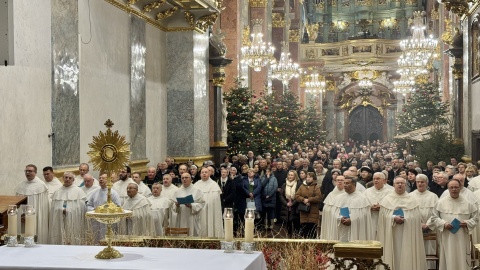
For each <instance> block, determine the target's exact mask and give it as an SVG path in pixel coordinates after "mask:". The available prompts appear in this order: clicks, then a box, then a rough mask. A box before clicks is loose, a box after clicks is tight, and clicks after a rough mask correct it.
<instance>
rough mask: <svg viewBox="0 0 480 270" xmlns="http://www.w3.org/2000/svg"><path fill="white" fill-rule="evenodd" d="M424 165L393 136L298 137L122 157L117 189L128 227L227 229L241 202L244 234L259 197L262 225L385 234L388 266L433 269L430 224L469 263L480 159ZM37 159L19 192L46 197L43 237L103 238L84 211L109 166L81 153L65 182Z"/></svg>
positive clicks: (214, 233)
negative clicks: (188, 157) (280, 142)
mask: <svg viewBox="0 0 480 270" xmlns="http://www.w3.org/2000/svg"><path fill="white" fill-rule="evenodd" d="M424 165H425V166H422V164H419V163H418V162H417V161H416V160H415V157H414V156H412V155H409V154H408V153H407V152H406V151H401V150H400V149H398V148H397V145H396V144H394V143H380V142H379V141H373V142H371V143H370V142H368V143H366V144H360V145H359V144H355V143H353V142H345V143H326V144H314V143H313V142H305V143H304V144H302V145H301V144H298V143H295V144H294V145H292V147H291V148H290V149H286V150H283V151H280V152H279V153H276V154H274V155H272V154H270V153H264V154H263V155H257V156H256V155H255V154H254V153H253V152H252V151H249V152H248V153H247V154H246V155H243V154H237V155H229V156H226V157H225V159H224V160H223V163H221V164H219V165H218V166H215V164H213V162H211V161H206V162H204V164H203V166H201V167H198V166H197V165H195V164H193V162H191V161H189V162H187V163H184V164H176V163H175V161H174V159H173V158H166V159H165V161H164V162H160V163H158V164H157V167H156V168H155V167H150V168H148V169H147V173H146V176H145V177H144V178H143V179H142V177H141V174H140V173H137V172H134V173H132V172H131V171H130V168H129V167H126V168H125V169H124V170H122V171H120V172H119V173H118V176H117V175H115V176H114V177H113V179H112V180H113V181H114V184H113V188H112V200H113V202H114V203H116V204H117V205H119V206H122V207H123V208H124V209H127V210H132V211H133V216H132V217H131V218H128V219H125V220H124V221H122V222H121V223H120V224H119V225H118V228H117V230H118V232H119V233H120V234H126V235H152V236H161V235H163V233H164V230H165V228H166V227H182V228H188V229H189V235H191V236H199V237H217V238H222V237H223V235H224V233H223V232H224V230H223V229H224V228H223V218H222V212H223V209H225V208H233V211H234V231H235V232H237V236H241V233H242V224H243V220H244V214H245V210H246V209H247V208H253V209H254V210H255V213H256V219H255V224H256V228H257V231H259V232H261V231H269V230H273V231H274V230H277V229H278V228H279V227H281V228H283V227H282V226H279V225H278V224H281V225H285V227H286V237H291V238H321V239H327V240H339V241H352V240H378V241H380V242H381V243H382V244H383V246H384V256H383V260H384V262H386V263H387V264H389V265H390V267H391V268H392V269H427V261H426V254H429V253H432V252H433V253H434V252H435V250H436V249H437V247H436V245H437V241H432V240H424V237H423V236H424V235H435V237H436V238H437V239H438V243H441V244H440V246H439V247H438V249H439V250H440V269H454V268H455V269H457V268H458V269H465V268H466V267H467V266H468V265H469V264H470V262H471V261H470V258H469V255H468V254H470V252H471V250H470V239H472V240H471V241H472V242H473V244H476V243H480V226H476V225H477V222H478V203H479V202H480V191H478V190H479V189H480V176H478V168H477V166H476V165H475V164H466V163H462V162H458V160H457V158H456V157H452V158H451V159H450V160H449V161H448V164H447V162H444V161H441V162H438V164H433V162H431V161H429V162H427V163H426V164H424ZM36 171H37V168H36V167H35V166H34V165H32V164H30V165H27V167H26V169H25V175H26V178H27V179H26V180H25V181H23V182H21V183H20V184H19V185H18V186H17V187H16V189H15V192H16V193H17V194H20V195H26V196H28V200H29V203H30V202H34V204H35V207H36V208H37V209H38V211H37V213H38V215H37V220H38V221H37V222H38V239H39V242H41V243H55V244H80V243H82V242H81V241H82V239H86V238H87V236H90V237H93V239H94V241H95V242H98V241H99V240H100V239H101V238H102V237H103V236H104V234H105V228H104V227H102V225H101V224H96V223H95V222H93V221H86V220H84V214H85V212H86V211H89V210H93V209H95V208H96V207H97V206H99V205H101V204H103V203H105V201H106V192H107V191H106V190H107V188H106V182H107V181H106V180H107V179H106V178H107V176H106V175H105V174H101V175H100V176H99V180H98V181H97V180H96V179H94V178H93V177H92V176H91V175H90V174H89V168H88V164H85V163H83V164H81V165H80V167H79V172H80V175H78V176H75V175H73V173H70V172H66V173H65V174H64V176H63V183H61V182H60V181H59V180H58V179H56V178H55V177H54V174H53V169H52V168H51V167H46V168H44V169H43V175H44V181H42V180H40V179H39V178H38V177H37V176H36ZM276 224H277V225H276ZM71 228H75V229H74V230H72V229H71ZM92 234H93V236H92ZM407 247H408V248H407ZM454 251H455V252H454ZM402 258H411V259H408V260H405V259H402ZM454 265H455V267H454Z"/></svg>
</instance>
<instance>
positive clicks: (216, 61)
mask: <svg viewBox="0 0 480 270" xmlns="http://www.w3.org/2000/svg"><path fill="white" fill-rule="evenodd" d="M209 62H210V64H211V65H212V67H213V93H214V97H213V103H214V123H213V126H214V127H213V129H214V134H213V140H214V142H213V146H212V147H210V150H211V151H212V154H213V162H215V164H221V163H222V162H223V160H222V159H223V157H224V156H225V155H226V153H227V148H228V146H227V121H226V117H227V107H226V104H225V103H224V102H223V89H222V88H223V85H224V84H225V67H226V66H227V65H229V64H230V63H231V62H232V60H231V59H227V58H225V57H223V56H218V57H214V58H210V60H209Z"/></svg>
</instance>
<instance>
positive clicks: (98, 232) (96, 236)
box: [87, 188, 121, 243]
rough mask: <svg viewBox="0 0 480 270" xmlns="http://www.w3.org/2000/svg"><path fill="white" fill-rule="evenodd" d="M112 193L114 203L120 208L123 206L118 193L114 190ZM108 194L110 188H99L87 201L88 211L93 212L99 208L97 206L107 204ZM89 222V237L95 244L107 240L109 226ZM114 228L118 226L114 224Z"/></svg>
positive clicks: (92, 220)
mask: <svg viewBox="0 0 480 270" xmlns="http://www.w3.org/2000/svg"><path fill="white" fill-rule="evenodd" d="M110 192H111V198H112V202H113V203H114V204H116V205H118V206H121V204H120V197H119V196H118V193H117V192H116V191H115V190H114V189H111V190H110ZM107 193H108V188H103V189H102V188H98V189H96V190H95V191H94V192H92V195H91V196H90V199H89V200H88V201H87V211H93V210H95V208H97V206H100V205H102V204H104V203H106V202H107ZM87 221H88V222H89V223H88V226H89V235H90V236H91V239H92V240H93V241H94V242H95V243H98V242H100V240H102V239H103V238H105V233H106V231H107V226H106V225H105V224H103V223H100V222H98V221H96V220H94V219H87ZM114 227H116V224H114Z"/></svg>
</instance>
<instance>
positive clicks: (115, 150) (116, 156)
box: [85, 119, 132, 259]
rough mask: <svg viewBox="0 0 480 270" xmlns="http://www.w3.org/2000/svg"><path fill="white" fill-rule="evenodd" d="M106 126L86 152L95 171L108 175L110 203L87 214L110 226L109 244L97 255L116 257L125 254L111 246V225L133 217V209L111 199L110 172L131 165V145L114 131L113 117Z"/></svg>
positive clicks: (108, 232)
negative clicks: (104, 130) (129, 163)
mask: <svg viewBox="0 0 480 270" xmlns="http://www.w3.org/2000/svg"><path fill="white" fill-rule="evenodd" d="M105 126H106V127H107V131H106V132H102V131H100V132H99V134H98V136H96V137H93V142H92V143H90V144H88V146H90V149H91V150H90V151H88V153H87V154H88V155H89V156H90V163H92V164H93V168H94V170H98V171H100V173H106V174H107V187H108V193H107V202H106V203H105V204H102V205H100V206H97V208H95V210H93V211H88V212H87V213H86V215H85V216H86V217H87V218H93V219H95V220H97V221H98V222H101V223H104V224H106V225H107V233H106V235H105V239H106V240H107V244H108V246H107V247H106V248H105V249H104V250H102V251H101V252H100V253H98V254H97V255H96V256H95V258H97V259H115V258H120V257H122V256H123V255H122V254H121V253H120V252H118V251H117V250H116V249H114V248H112V238H113V230H112V224H114V223H117V222H119V221H120V220H121V219H122V218H126V217H130V216H132V211H128V210H123V209H122V208H121V207H120V206H117V205H115V204H114V203H113V202H112V197H111V188H112V181H111V175H112V172H117V171H119V170H122V169H124V168H125V166H126V165H127V164H128V162H129V160H130V144H129V143H128V142H127V141H126V139H125V136H122V135H120V134H119V133H118V130H117V131H115V132H112V130H111V128H112V126H113V122H112V121H111V120H110V119H108V120H107V121H106V122H105Z"/></svg>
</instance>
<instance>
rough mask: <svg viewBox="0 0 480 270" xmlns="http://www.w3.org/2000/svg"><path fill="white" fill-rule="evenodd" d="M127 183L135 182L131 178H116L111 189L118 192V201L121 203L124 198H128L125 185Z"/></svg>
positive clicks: (126, 185)
mask: <svg viewBox="0 0 480 270" xmlns="http://www.w3.org/2000/svg"><path fill="white" fill-rule="evenodd" d="M128 184H137V183H135V181H133V179H132V178H127V180H118V181H117V182H115V183H114V184H113V187H112V188H113V189H114V190H115V191H116V192H117V193H118V196H120V202H121V203H122V205H123V203H124V202H125V200H126V199H128V194H127V187H128Z"/></svg>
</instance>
